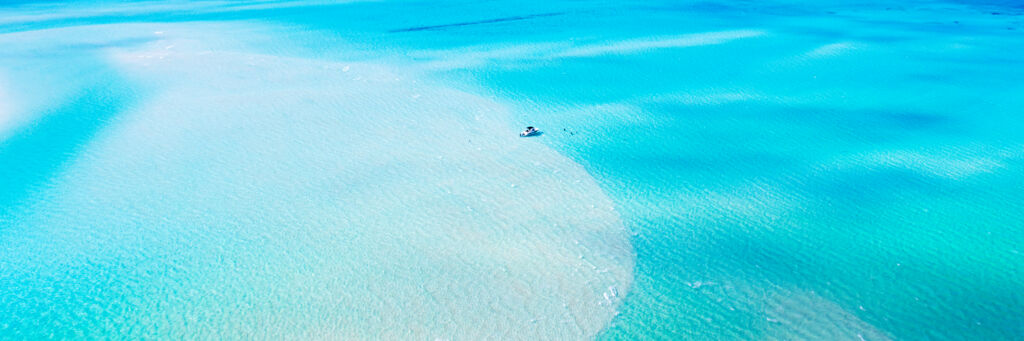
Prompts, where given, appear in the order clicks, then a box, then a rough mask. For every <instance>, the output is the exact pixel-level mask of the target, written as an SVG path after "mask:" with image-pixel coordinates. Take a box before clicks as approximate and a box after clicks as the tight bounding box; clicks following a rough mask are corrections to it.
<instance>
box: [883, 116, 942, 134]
mask: <svg viewBox="0 0 1024 341" xmlns="http://www.w3.org/2000/svg"><path fill="white" fill-rule="evenodd" d="M881 116H882V117H883V118H884V119H885V120H886V121H889V122H892V123H893V124H895V125H896V126H898V127H900V128H904V129H913V130H918V129H928V128H934V127H937V126H940V125H942V124H944V123H946V122H947V121H948V120H949V119H948V118H946V117H945V116H940V115H932V114H919V113H884V114H882V115H881Z"/></svg>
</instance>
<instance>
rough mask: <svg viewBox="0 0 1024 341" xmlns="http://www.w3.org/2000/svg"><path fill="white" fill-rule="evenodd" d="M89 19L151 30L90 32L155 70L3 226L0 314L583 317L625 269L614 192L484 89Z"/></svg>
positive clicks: (90, 328)
mask: <svg viewBox="0 0 1024 341" xmlns="http://www.w3.org/2000/svg"><path fill="white" fill-rule="evenodd" d="M103 30H110V31H112V32H125V31H130V32H139V34H148V33H149V32H157V31H159V32H163V33H162V34H161V38H159V39H157V40H154V41H152V42H150V43H146V44H143V45H141V47H137V48H136V47H116V48H110V49H107V51H108V52H109V56H110V57H109V61H110V62H113V63H115V65H117V68H118V69H119V70H120V72H122V73H124V74H127V75H130V77H131V78H132V79H133V80H134V81H138V82H145V83H147V84H153V85H155V86H158V87H159V88H158V90H155V91H154V93H155V94H154V95H152V96H151V97H148V98H147V99H146V100H145V101H143V102H142V103H140V104H139V105H137V106H135V107H133V108H131V109H130V110H127V111H125V112H123V113H121V114H120V115H119V117H118V118H117V119H115V120H112V121H111V122H110V123H109V124H108V125H107V127H105V128H104V130H103V131H102V132H101V133H100V134H99V135H98V136H97V137H95V138H93V139H92V141H91V142H89V144H88V145H87V146H86V148H84V150H83V151H82V153H81V154H80V155H79V156H78V157H77V158H76V159H75V160H74V163H73V164H72V165H71V166H70V167H69V168H68V169H67V170H65V171H63V172H62V173H61V174H60V176H59V177H56V178H55V179H54V180H52V182H51V184H50V185H49V186H48V189H47V190H46V191H44V192H42V193H40V194H38V195H36V196H34V197H33V198H30V199H28V200H27V201H28V202H27V203H25V204H23V207H24V208H23V209H21V210H19V211H18V212H15V213H13V214H11V215H10V217H11V218H10V220H7V223H5V224H4V227H3V229H2V230H0V231H2V233H3V238H2V240H3V244H2V245H3V247H2V248H0V259H3V264H4V269H5V271H4V273H3V275H0V282H2V285H3V286H4V287H5V288H7V291H6V293H5V294H4V295H2V299H0V306H2V307H3V309H0V311H3V312H4V313H3V315H4V316H3V320H4V321H6V322H5V323H4V325H3V326H2V333H3V334H4V335H8V336H14V337H19V338H31V337H38V336H46V335H54V336H58V337H75V336H87V337H97V338H102V337H106V336H111V335H121V336H128V337H157V338H192V337H202V338H225V337H228V338H245V337H258V338H281V337H331V338H334V337H349V338H352V337H355V338H424V337H430V338H435V337H441V338H450V337H456V336H457V337H469V338H485V337H510V336H515V337H522V338H579V337H592V336H593V335H595V334H596V333H597V332H598V331H599V330H601V328H602V327H603V326H604V325H605V324H606V323H608V321H609V320H610V319H611V318H612V316H613V314H614V312H615V310H616V306H617V305H618V303H619V301H620V300H621V299H622V296H623V294H622V293H625V292H627V291H628V289H629V286H630V275H631V273H632V262H633V256H632V253H631V248H630V245H629V243H628V240H627V234H626V233H625V231H624V229H623V226H622V224H621V222H620V221H619V218H618V216H617V214H616V212H615V211H614V210H613V205H612V203H611V202H610V200H608V199H607V198H606V197H605V196H604V194H603V193H602V190H601V189H600V188H599V187H598V186H597V185H596V184H595V183H594V181H593V180H592V179H591V178H590V177H589V175H588V174H587V173H586V172H585V171H583V170H582V168H580V167H579V166H578V165H576V164H575V163H573V162H572V161H570V160H568V159H566V158H564V157H562V156H561V155H559V154H558V153H555V152H554V151H552V150H551V149H549V148H547V147H545V146H544V145H542V144H540V143H538V142H537V141H534V140H530V139H521V138H519V137H518V136H516V134H515V132H516V128H517V125H515V124H512V123H513V122H511V121H509V118H510V115H509V113H508V112H507V110H506V109H505V108H503V107H502V106H501V105H499V104H498V103H495V102H492V101H489V100H487V99H485V98H481V97H479V96H475V95H472V94H468V93H465V92H460V91H457V90H453V89H450V88H445V87H443V86H439V85H434V84H431V83H430V82H427V81H423V80H421V79H418V78H417V75H416V73H414V72H411V71H407V70H403V69H401V68H397V67H394V66H387V65H383V64H375V63H365V62H326V61H317V60H310V59H299V58H284V57H277V56H272V55H265V54H258V53H252V52H246V51H239V50H232V49H230V48H226V47H225V46H219V45H216V42H217V41H218V38H213V37H209V32H218V31H225V30H227V31H237V30H246V28H244V27H242V28H238V29H236V30H230V29H228V28H226V27H225V26H218V27H216V28H212V27H201V26H200V27H196V24H192V25H188V26H185V25H165V24H162V25H130V26H119V25H111V26H107V27H104V28H103ZM198 32H204V33H203V34H202V35H199V34H197V33H198ZM51 307H61V309H60V310H58V311H52V312H48V311H50V309H51Z"/></svg>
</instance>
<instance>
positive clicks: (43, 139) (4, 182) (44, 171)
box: [0, 75, 135, 218]
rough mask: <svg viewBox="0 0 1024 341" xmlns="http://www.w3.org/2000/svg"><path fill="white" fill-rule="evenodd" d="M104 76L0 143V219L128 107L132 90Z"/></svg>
mask: <svg viewBox="0 0 1024 341" xmlns="http://www.w3.org/2000/svg"><path fill="white" fill-rule="evenodd" d="M107 77H109V79H106V80H103V81H100V82H97V83H94V84H92V86H89V87H87V88H85V89H82V93H81V94H80V95H78V96H77V97H75V98H73V99H71V100H70V101H69V102H67V103H64V104H62V105H59V106H57V107H55V108H53V109H51V110H48V111H47V112H46V113H44V114H43V115H42V117H41V118H40V119H38V121H36V122H35V123H34V124H32V125H31V126H29V127H27V128H26V129H25V130H24V131H22V132H19V133H16V134H15V135H13V136H12V137H10V138H8V139H7V140H5V141H2V142H0V160H3V161H2V162H0V218H3V216H4V214H6V213H10V212H5V211H7V210H8V209H12V208H14V207H15V205H16V204H18V203H20V202H22V201H23V200H24V199H25V197H26V196H28V195H29V194H30V193H32V192H33V191H36V190H38V189H40V188H43V187H45V186H46V184H47V183H48V182H49V181H50V179H51V178H52V177H53V176H55V175H57V174H59V173H60V172H61V171H62V170H63V169H64V168H65V167H66V166H67V165H68V163H69V162H71V161H72V160H73V159H74V158H75V156H77V155H78V154H79V152H80V151H81V149H82V148H83V146H84V145H85V144H87V143H88V142H89V140H90V139H91V138H92V137H93V136H95V135H96V133H97V132H99V131H100V130H101V129H103V128H104V127H105V126H106V125H107V122H109V121H110V120H112V119H113V118H114V117H116V116H117V114H118V113H120V112H122V111H123V110H125V109H126V108H127V107H128V106H129V105H131V104H132V103H133V101H134V100H135V96H134V95H133V93H134V90H135V89H132V88H131V87H130V86H129V85H127V84H125V83H124V81H123V80H122V79H120V78H119V77H117V76H115V75H109V76H107Z"/></svg>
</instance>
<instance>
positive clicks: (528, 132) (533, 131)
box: [519, 127, 540, 137]
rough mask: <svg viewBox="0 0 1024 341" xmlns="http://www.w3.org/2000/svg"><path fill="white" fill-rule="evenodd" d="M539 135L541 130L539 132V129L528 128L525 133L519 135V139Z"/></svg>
mask: <svg viewBox="0 0 1024 341" xmlns="http://www.w3.org/2000/svg"><path fill="white" fill-rule="evenodd" d="M537 134H540V130H537V128H534V127H526V130H523V132H521V133H519V137H527V136H533V135H537Z"/></svg>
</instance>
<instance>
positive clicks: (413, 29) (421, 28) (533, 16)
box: [388, 12, 565, 33]
mask: <svg viewBox="0 0 1024 341" xmlns="http://www.w3.org/2000/svg"><path fill="white" fill-rule="evenodd" d="M563 14H565V13H564V12H556V13H542V14H531V15H523V16H514V17H504V18H496V19H487V20H477V21H465V22H458V23H452V24H443V25H430V26H416V27H408V28H400V29H395V30H390V31H388V33H400V32H416V31H432V30H441V29H446V28H452V27H461V26H471V25H484V24H494V23H500V22H509V21H521V20H529V19H536V18H543V17H553V16H558V15H563Z"/></svg>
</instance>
